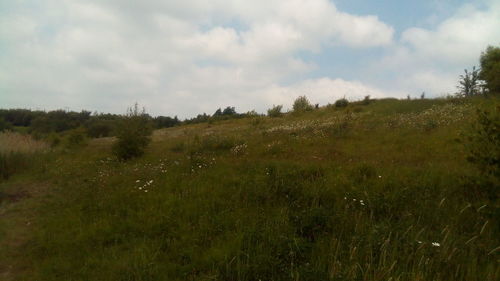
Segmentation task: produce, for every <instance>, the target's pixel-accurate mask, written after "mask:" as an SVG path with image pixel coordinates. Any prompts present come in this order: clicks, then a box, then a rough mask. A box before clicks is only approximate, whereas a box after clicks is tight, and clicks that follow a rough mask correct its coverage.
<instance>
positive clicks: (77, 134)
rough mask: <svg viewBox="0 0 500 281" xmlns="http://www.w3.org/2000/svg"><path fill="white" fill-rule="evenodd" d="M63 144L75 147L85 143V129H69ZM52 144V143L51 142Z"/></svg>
mask: <svg viewBox="0 0 500 281" xmlns="http://www.w3.org/2000/svg"><path fill="white" fill-rule="evenodd" d="M65 141H66V142H65V144H66V147H67V148H77V147H80V146H84V145H85V144H86V143H87V137H86V133H85V129H83V128H77V129H74V130H71V131H70V132H69V133H68V135H67V136H66V139H65ZM51 145H52V144H51Z"/></svg>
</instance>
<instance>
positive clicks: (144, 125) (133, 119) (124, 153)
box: [113, 104, 152, 160]
mask: <svg viewBox="0 0 500 281" xmlns="http://www.w3.org/2000/svg"><path fill="white" fill-rule="evenodd" d="M151 133H152V129H151V124H150V122H149V119H148V116H147V115H146V112H145V110H144V109H143V110H142V111H140V110H139V109H138V105H137V104H135V105H134V107H133V108H132V107H131V108H129V109H128V111H127V114H126V115H125V117H124V118H123V120H121V121H120V122H119V125H118V128H117V132H116V138H117V141H116V142H115V143H114V145H113V153H114V155H115V156H116V157H117V158H118V159H120V160H128V159H131V158H135V157H139V156H142V155H143V154H144V150H145V149H146V147H147V146H148V144H149V143H150V142H151V137H150V136H151Z"/></svg>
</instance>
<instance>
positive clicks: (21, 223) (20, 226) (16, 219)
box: [0, 182, 48, 281]
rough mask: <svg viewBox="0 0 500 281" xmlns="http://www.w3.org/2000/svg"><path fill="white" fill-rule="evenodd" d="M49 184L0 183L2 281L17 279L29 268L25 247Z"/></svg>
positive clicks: (0, 258) (0, 278)
mask: <svg viewBox="0 0 500 281" xmlns="http://www.w3.org/2000/svg"><path fill="white" fill-rule="evenodd" d="M47 189H48V185H47V184H40V183H26V182H14V183H11V182H5V183H2V184H0V280H2V281H11V280H16V277H18V276H19V275H20V274H21V273H22V272H23V271H25V270H26V269H27V268H28V261H26V260H24V259H23V248H24V247H25V245H26V243H27V242H28V241H29V238H30V233H31V229H32V228H33V226H34V218H35V209H36V207H37V206H38V205H39V204H40V202H41V200H40V199H41V195H42V194H43V193H45V192H46V190H47Z"/></svg>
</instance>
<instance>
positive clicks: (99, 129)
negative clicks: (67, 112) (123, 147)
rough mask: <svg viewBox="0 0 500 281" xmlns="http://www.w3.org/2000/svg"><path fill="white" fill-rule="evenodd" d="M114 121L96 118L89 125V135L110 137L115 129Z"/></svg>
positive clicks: (92, 136)
mask: <svg viewBox="0 0 500 281" xmlns="http://www.w3.org/2000/svg"><path fill="white" fill-rule="evenodd" d="M112 122H113V121H108V120H96V121H94V122H90V123H89V124H88V125H87V135H88V136H89V137H91V138H102V137H109V136H110V135H111V132H112V131H113V124H112Z"/></svg>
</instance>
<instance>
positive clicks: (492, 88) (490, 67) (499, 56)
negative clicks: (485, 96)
mask: <svg viewBox="0 0 500 281" xmlns="http://www.w3.org/2000/svg"><path fill="white" fill-rule="evenodd" d="M479 61H480V63H481V72H480V73H479V78H480V79H481V80H484V81H485V82H486V85H485V86H486V89H487V90H488V91H489V92H490V93H496V94H500V47H493V46H488V48H486V51H484V52H482V53H481V58H480V59H479Z"/></svg>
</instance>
